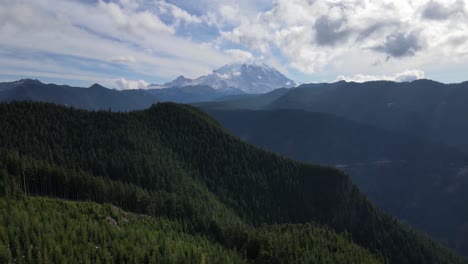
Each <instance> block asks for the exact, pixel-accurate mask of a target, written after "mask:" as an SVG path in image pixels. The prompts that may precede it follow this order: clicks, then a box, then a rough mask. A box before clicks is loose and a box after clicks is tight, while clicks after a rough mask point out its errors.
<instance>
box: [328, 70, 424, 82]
mask: <svg viewBox="0 0 468 264" xmlns="http://www.w3.org/2000/svg"><path fill="white" fill-rule="evenodd" d="M424 77H425V74H424V72H423V71H421V70H405V71H403V72H400V73H397V74H394V75H365V74H356V75H354V76H343V75H341V76H338V77H337V78H336V81H348V82H368V81H379V80H385V81H394V82H412V81H414V80H419V79H424Z"/></svg>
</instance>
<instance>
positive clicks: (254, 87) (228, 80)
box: [147, 63, 297, 94]
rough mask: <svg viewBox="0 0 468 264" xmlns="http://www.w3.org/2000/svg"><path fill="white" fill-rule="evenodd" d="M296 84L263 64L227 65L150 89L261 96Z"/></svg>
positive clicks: (151, 86) (181, 77) (178, 78)
mask: <svg viewBox="0 0 468 264" xmlns="http://www.w3.org/2000/svg"><path fill="white" fill-rule="evenodd" d="M296 85H297V83H296V82H294V81H292V80H290V79H288V78H287V77H286V76H284V75H283V74H282V73H280V72H279V71H278V70H276V69H275V68H273V67H270V66H268V65H266V64H263V63H257V64H245V63H235V64H227V65H224V66H223V67H221V68H219V69H217V70H214V71H213V72H212V73H211V74H208V75H205V76H201V77H198V78H196V79H188V78H185V77H184V76H179V77H177V78H176V79H175V80H173V81H171V82H168V83H165V84H163V85H157V84H153V85H150V86H148V87H147V88H149V89H158V88H159V89H160V88H171V87H184V86H209V87H212V88H213V89H216V90H221V91H227V92H229V93H231V94H236V93H241V94H242V93H250V94H260V93H266V92H271V91H273V90H275V89H277V88H291V87H295V86H296Z"/></svg>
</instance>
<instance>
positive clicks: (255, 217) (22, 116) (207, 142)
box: [0, 103, 463, 263]
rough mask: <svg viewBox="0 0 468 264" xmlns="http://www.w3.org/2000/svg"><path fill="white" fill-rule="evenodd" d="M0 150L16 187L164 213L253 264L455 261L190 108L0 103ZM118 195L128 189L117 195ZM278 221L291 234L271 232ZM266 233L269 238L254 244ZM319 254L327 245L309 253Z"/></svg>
mask: <svg viewBox="0 0 468 264" xmlns="http://www.w3.org/2000/svg"><path fill="white" fill-rule="evenodd" d="M0 147H1V148H3V149H5V150H6V152H5V154H4V155H3V157H4V158H3V162H2V164H4V165H3V167H4V168H3V170H4V171H6V173H4V174H6V175H11V176H12V177H14V178H15V179H16V182H17V185H18V186H19V187H18V188H16V189H23V191H25V192H26V193H28V192H29V193H31V194H40V195H46V196H56V197H60V198H68V199H84V200H92V201H97V202H109V203H113V204H115V205H119V206H122V207H124V208H125V209H126V210H129V211H134V212H137V213H146V214H149V215H153V216H164V217H167V218H169V219H171V220H173V221H178V222H179V223H181V224H182V225H183V226H184V230H185V231H187V232H188V233H190V234H193V235H197V236H198V235H199V236H203V237H207V238H208V239H210V240H211V241H213V242H215V243H218V244H220V245H221V246H222V247H225V248H226V249H234V250H236V252H237V254H239V255H240V256H242V257H245V258H246V259H248V260H251V261H257V262H262V261H263V262H270V260H272V259H275V258H279V259H278V261H279V262H281V263H285V262H295V261H300V260H299V259H300V258H302V257H299V256H303V258H304V259H305V260H307V259H311V260H312V259H314V258H316V257H317V258H320V259H323V261H330V262H333V261H337V262H340V261H342V260H346V261H345V262H346V263H347V262H348V260H350V261H352V262H358V263H361V262H366V261H368V262H372V261H373V260H372V257H370V256H369V255H368V253H365V251H362V253H354V252H355V251H356V250H353V249H350V248H349V247H355V246H353V245H351V244H352V243H356V244H357V245H359V246H360V247H363V248H367V249H368V250H369V251H370V252H372V253H373V254H374V255H381V256H382V258H383V259H388V260H389V262H391V263H462V262H463V260H462V259H460V258H458V257H457V256H455V255H454V254H453V253H452V252H450V251H448V250H446V249H444V248H442V247H440V246H438V245H437V244H435V243H433V242H432V241H430V240H428V239H427V238H425V237H423V236H420V235H419V234H417V233H415V232H414V231H411V230H409V229H408V228H406V227H404V226H402V225H401V224H399V223H398V222H397V221H395V220H394V219H392V218H391V217H389V216H387V215H385V214H384V213H382V212H381V211H380V210H379V209H377V208H376V207H374V206H373V205H372V204H370V203H369V202H368V201H367V200H366V198H365V197H364V196H363V195H362V194H361V193H360V192H359V190H358V189H357V188H356V187H355V186H354V185H353V184H352V183H351V181H350V179H349V177H348V176H347V175H345V174H343V173H342V172H340V171H338V170H334V169H331V168H327V167H320V166H311V165H307V164H302V163H297V162H293V161H291V160H289V159H286V158H283V157H279V156H277V155H274V154H272V153H269V152H265V151H262V150H258V149H256V148H255V147H253V146H251V145H248V144H245V143H243V142H241V141H239V140H238V139H236V138H235V137H233V136H230V135H229V134H227V133H226V132H225V130H224V129H223V128H221V127H220V126H219V125H218V124H217V122H216V121H214V120H212V119H211V118H210V117H209V116H207V115H206V114H204V113H202V112H201V111H199V110H197V109H195V108H192V107H189V106H182V105H175V104H158V105H156V106H153V107H151V108H150V109H148V110H145V111H139V112H131V113H111V112H87V111H82V110H73V109H69V108H65V107H58V106H54V105H50V104H38V103H11V104H0ZM16 153H17V154H16ZM11 164H13V165H11ZM47 166H50V169H48V168H47ZM39 173H42V174H46V175H43V176H41V175H42V174H41V175H40V174H39ZM30 179H34V181H37V182H36V183H37V184H36V183H35V182H34V181H31V182H29V180H30ZM21 180H23V183H21V182H22V181H21ZM5 181H8V180H5ZM48 183H51V184H50V186H49V184H48ZM41 184H43V185H44V187H40V186H42V185H41ZM70 185H71V186H70ZM74 188H75V189H74ZM120 188H122V189H124V190H123V191H122V192H118V191H117V190H119V189H120ZM84 189H86V191H82V190H84ZM97 190H102V193H98V191H97ZM15 192H16V191H14V190H11V191H8V193H15ZM114 192H117V194H116V193H114ZM5 193H6V192H5ZM129 197H130V198H129ZM312 222H315V223H316V225H318V226H328V228H329V229H330V230H333V232H337V233H343V232H346V233H347V234H349V240H348V239H347V238H343V236H339V237H340V238H339V239H337V242H336V243H333V239H331V238H330V236H331V237H334V236H335V235H336V234H335V233H333V232H331V231H330V232H329V233H327V232H328V231H323V230H322V231H320V230H318V231H317V232H315V231H313V232H312V233H313V234H311V233H310V232H309V231H307V230H309V225H310V223H312ZM279 223H280V224H294V225H295V226H293V227H290V228H285V229H284V230H286V231H285V233H284V234H281V233H280V234H278V232H277V231H278V228H279V229H281V228H282V227H281V226H276V224H279ZM264 224H267V225H270V228H267V229H266V230H272V231H271V232H272V233H273V234H270V235H264V236H260V235H259V234H261V233H262V232H263V231H262V230H263V228H262V227H261V226H263V225H264ZM296 224H305V225H296ZM271 225H272V226H271ZM282 230H283V229H282ZM300 230H302V231H300ZM265 232H270V231H265ZM320 232H325V233H323V234H324V237H325V238H323V239H325V240H327V242H326V243H325V242H323V243H318V244H314V248H312V249H310V251H309V249H307V245H308V243H309V244H310V243H312V242H310V239H312V238H311V237H315V234H319V233H320ZM295 233H302V234H303V236H299V237H298V240H299V241H300V240H301V239H302V240H304V241H305V242H304V243H302V244H304V245H306V246H305V247H306V248H303V247H296V248H288V247H285V246H284V247H281V245H282V243H281V241H282V240H283V239H284V240H288V239H289V238H288V236H289V235H290V234H295ZM327 234H329V235H327ZM283 235H284V238H281V239H279V240H275V239H273V238H274V236H278V237H281V236H283ZM258 236H260V238H258ZM263 237H266V242H265V239H264V238H263ZM327 237H328V238H327ZM257 238H258V239H257ZM318 241H321V240H318ZM346 241H347V242H346ZM351 241H353V242H351ZM321 245H329V246H326V247H325V248H324V249H323V250H324V251H320V250H319V249H317V248H315V246H317V247H319V248H320V246H321ZM276 247H278V248H276ZM60 250H62V249H60V248H57V251H60ZM350 252H353V253H352V254H356V255H355V256H350V254H351V253H350ZM335 253H336V255H333V254H335ZM278 254H281V255H278ZM366 254H367V256H368V257H366ZM58 255H60V254H58ZM363 260H366V261H363ZM374 260H375V259H374ZM312 262H313V261H312ZM318 262H320V261H318Z"/></svg>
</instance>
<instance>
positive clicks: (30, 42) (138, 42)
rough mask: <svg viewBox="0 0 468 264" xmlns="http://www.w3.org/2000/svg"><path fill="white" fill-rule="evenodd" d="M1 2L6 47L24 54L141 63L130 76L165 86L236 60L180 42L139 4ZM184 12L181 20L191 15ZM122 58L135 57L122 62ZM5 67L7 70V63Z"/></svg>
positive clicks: (130, 67) (207, 47) (0, 20)
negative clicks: (151, 79) (158, 81)
mask: <svg viewBox="0 0 468 264" xmlns="http://www.w3.org/2000/svg"><path fill="white" fill-rule="evenodd" d="M0 2H2V4H1V5H0V35H1V36H2V37H1V38H0V45H2V46H4V47H9V48H15V49H16V50H18V51H20V52H21V51H22V50H23V51H28V52H43V53H51V54H55V55H59V56H60V55H66V56H73V57H76V58H80V59H83V60H97V61H103V62H108V61H112V60H111V59H114V61H115V62H116V63H123V62H126V63H128V62H132V61H135V63H130V64H127V65H126V66H127V67H128V70H129V71H131V72H134V73H139V74H144V75H148V76H154V78H156V79H162V80H168V79H171V78H173V77H174V76H177V75H180V74H184V75H186V76H193V77H196V76H199V75H202V74H206V73H207V72H210V71H211V70H212V69H213V68H215V67H218V66H220V65H223V64H225V63H227V62H228V61H229V60H230V57H229V56H227V55H225V54H224V53H223V52H222V51H219V50H217V49H216V48H215V47H214V46H213V45H211V44H209V43H196V42H193V41H191V40H189V39H185V38H181V37H178V36H176V35H175V34H174V33H175V28H176V25H174V24H165V23H164V22H163V21H162V20H161V19H160V18H159V17H158V15H157V14H156V13H153V12H152V11H151V9H141V8H139V5H138V4H136V3H137V1H134V0H126V1H120V2H104V1H99V2H98V3H96V4H86V3H83V2H79V1H73V0H63V1H56V2H55V3H54V4H53V5H51V4H50V1H47V0H35V1H28V0H17V1H3V0H0ZM140 2H141V1H138V3H140ZM174 10H177V9H174ZM178 12H179V11H175V13H176V14H179V16H180V17H179V18H178V19H179V20H181V19H182V17H183V16H185V14H184V13H183V12H179V13H178ZM183 19H184V21H185V20H187V19H188V20H190V19H189V18H188V17H186V18H183ZM176 20H177V19H176ZM149 51H151V52H149ZM121 54H132V55H131V56H128V55H125V56H123V57H121V58H119V57H120V56H121ZM9 55H10V56H14V55H15V54H14V53H11V54H9ZM124 57H126V58H124ZM97 63H98V62H97ZM98 65H99V63H98ZM0 67H2V68H4V67H7V65H5V64H4V63H3V59H0ZM36 70H40V67H39V68H38V69H36ZM68 73H70V72H68Z"/></svg>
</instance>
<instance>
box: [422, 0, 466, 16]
mask: <svg viewBox="0 0 468 264" xmlns="http://www.w3.org/2000/svg"><path fill="white" fill-rule="evenodd" d="M464 8H465V2H464V1H457V2H456V3H455V4H453V5H451V6H450V8H448V7H445V6H443V5H442V4H441V3H439V2H437V1H430V2H428V3H427V5H426V7H425V8H424V11H423V14H422V15H423V17H424V18H426V19H431V20H447V19H449V18H450V17H452V16H453V15H455V14H457V13H464Z"/></svg>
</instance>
